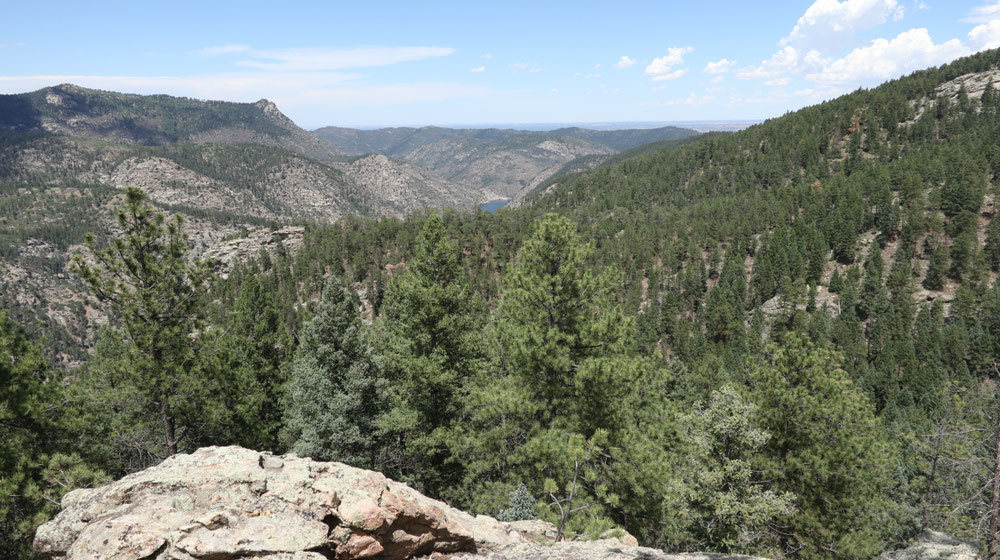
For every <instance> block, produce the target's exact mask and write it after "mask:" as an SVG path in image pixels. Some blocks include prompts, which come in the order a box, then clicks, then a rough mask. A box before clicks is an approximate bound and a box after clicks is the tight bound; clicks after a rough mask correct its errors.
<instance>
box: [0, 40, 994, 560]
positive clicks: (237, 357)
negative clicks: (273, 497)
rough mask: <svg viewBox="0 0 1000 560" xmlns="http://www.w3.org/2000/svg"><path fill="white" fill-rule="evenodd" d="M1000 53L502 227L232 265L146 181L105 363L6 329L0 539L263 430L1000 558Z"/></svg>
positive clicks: (608, 174)
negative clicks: (99, 484) (117, 483)
mask: <svg viewBox="0 0 1000 560" xmlns="http://www.w3.org/2000/svg"><path fill="white" fill-rule="evenodd" d="M998 66H1000V51H998V50H994V51H986V52H983V53H980V54H977V55H974V56H972V57H968V58H964V59H960V60H958V61H956V62H954V63H952V64H949V65H946V66H943V67H940V68H934V69H929V70H925V71H921V72H917V73H915V74H913V75H911V76H907V77H904V78H901V79H899V80H895V81H893V82H889V83H887V84H885V85H883V86H880V87H878V88H875V89H872V90H859V91H856V92H854V93H851V94H849V95H845V96H843V97H840V98H838V99H835V100H832V101H829V102H826V103H823V104H820V105H817V106H813V107H809V108H806V109H803V110H801V111H798V112H795V113H791V114H788V115H785V116H783V117H780V118H776V119H772V120H770V121H767V122H765V123H763V124H760V125H757V126H754V127H751V128H749V129H747V130H744V131H741V132H736V133H726V134H714V135H711V136H707V137H704V138H699V139H692V140H681V141H675V142H671V143H669V144H666V145H663V146H660V147H658V148H657V149H655V150H653V151H646V150H641V153H637V154H635V155H633V156H632V157H626V158H624V159H620V160H616V161H614V162H611V163H609V164H607V165H604V166H602V167H599V168H597V169H594V170H590V171H586V172H582V173H576V174H567V175H563V176H560V177H558V178H555V179H552V180H551V181H550V182H549V183H547V184H544V185H542V186H541V187H540V188H539V189H538V190H537V191H536V192H535V193H533V194H532V196H530V197H528V199H527V204H526V205H524V206H523V207H520V208H516V209H504V210H501V211H499V212H498V213H497V214H489V213H485V212H481V211H476V212H461V211H455V210H446V211H444V212H437V211H425V212H423V213H421V214H418V215H413V216H410V217H408V218H405V219H398V218H383V219H378V220H376V219H372V218H363V217H356V216H347V217H344V218H342V219H340V220H339V221H338V222H336V223H335V224H332V225H321V224H312V223H310V224H308V225H307V226H306V229H305V234H304V237H303V239H302V244H301V247H300V248H298V249H297V250H296V251H292V250H284V251H282V250H279V251H277V252H275V253H274V254H271V253H269V252H262V253H261V254H260V256H259V257H258V258H256V259H250V260H249V261H248V262H246V263H244V264H243V265H239V266H236V267H235V269H233V270H232V271H231V273H229V274H228V275H227V277H226V278H220V277H213V275H212V274H211V272H210V267H211V263H205V262H199V261H197V260H195V259H192V258H189V256H188V254H187V246H188V244H189V240H187V239H185V238H184V235H183V231H184V229H183V225H182V224H179V223H177V222H175V221H173V219H171V218H168V217H164V216H158V213H157V211H156V210H155V209H153V208H151V207H150V206H149V198H148V197H147V195H145V194H144V193H143V192H142V191H140V190H137V189H129V190H128V191H127V200H125V201H124V202H117V203H115V208H116V215H117V217H118V218H117V220H118V221H117V224H118V227H117V231H116V234H117V235H116V236H115V240H114V241H113V242H112V244H111V245H106V244H104V243H102V242H101V241H100V240H94V239H91V240H90V241H89V242H88V243H87V247H86V248H82V249H81V252H80V253H79V256H78V257H76V258H75V259H74V261H73V263H72V265H71V266H70V269H71V271H72V273H73V274H74V275H76V276H77V277H79V278H82V279H83V281H84V282H86V284H87V285H88V286H89V288H90V290H91V294H92V296H91V297H93V298H95V299H97V300H101V301H103V302H105V304H106V305H108V306H109V307H110V308H111V309H112V310H113V312H114V313H113V315H112V321H111V322H110V324H109V325H108V327H107V328H105V329H103V331H102V333H101V336H100V339H99V341H98V343H97V346H96V349H95V351H94V353H93V355H92V356H91V357H90V358H89V359H88V360H87V361H86V363H84V364H83V365H82V366H81V367H79V368H77V369H75V370H72V371H61V370H54V369H52V368H51V367H50V366H49V365H48V364H47V363H46V361H45V360H44V359H43V356H44V355H45V350H44V347H43V346H42V343H39V342H32V341H31V340H29V339H28V337H27V336H26V335H25V334H24V333H23V332H22V331H21V330H20V329H19V328H18V327H17V326H16V324H14V322H12V321H10V320H9V319H7V320H4V321H3V322H2V323H0V329H2V330H0V353H2V355H3V356H4V358H5V359H3V360H0V375H2V376H4V377H3V381H5V382H4V383H3V384H0V391H3V392H0V402H3V403H4V406H3V407H0V413H2V414H4V415H5V416H0V422H3V423H4V425H5V426H12V427H13V429H12V430H11V433H12V434H13V436H12V437H11V438H9V439H6V440H3V441H2V443H0V445H3V448H2V449H0V469H2V472H3V473H4V478H3V479H2V484H3V485H4V486H3V489H4V491H3V492H0V496H3V495H5V496H7V498H6V501H4V502H2V503H0V524H2V530H0V534H4V535H8V536H7V537H5V538H6V539H7V540H6V541H2V542H0V544H2V545H4V546H6V547H7V548H8V549H10V550H14V549H17V550H23V551H26V548H25V543H26V542H27V539H28V538H29V537H28V536H29V535H30V531H31V529H32V527H34V526H36V525H37V523H38V522H40V521H41V520H42V519H44V518H45V517H46V516H47V515H49V514H50V513H51V511H52V509H53V506H52V501H53V500H54V499H55V498H56V497H58V496H59V495H61V494H62V493H64V492H65V490H66V489H67V488H70V487H73V486H79V485H87V484H91V483H94V482H95V481H99V480H103V479H104V478H105V477H119V476H121V475H123V474H125V473H128V472H133V471H135V470H138V469H141V468H144V467H146V466H148V465H151V464H155V463H157V462H159V461H160V460H162V459H163V458H164V457H166V456H168V455H170V454H172V453H174V452H177V451H184V450H191V449H194V448H197V447H200V446H204V445H220V444H240V445H244V446H247V447H253V448H256V449H266V450H272V451H276V452H285V451H294V452H296V453H299V454H301V455H308V456H311V457H314V458H316V459H320V460H342V461H345V462H348V463H351V464H354V465H357V466H361V467H365V468H371V469H377V470H380V471H382V472H384V473H386V475H387V476H390V477H392V478H394V479H397V480H402V481H404V482H406V483H408V484H411V485H413V486H414V487H415V488H417V489H419V490H420V491H422V492H424V493H427V494H428V495H431V496H433V497H437V498H441V499H444V500H446V501H448V502H450V503H452V504H454V505H457V506H459V507H461V508H464V509H467V510H469V511H472V512H474V513H484V514H488V515H494V516H498V517H500V518H504V519H516V518H519V517H522V516H529V515H531V514H532V512H531V511H530V510H531V509H532V507H531V506H534V508H535V510H536V512H537V514H538V515H540V516H542V517H543V518H545V519H548V520H550V521H553V522H554V523H556V524H557V525H558V527H559V531H560V532H561V533H566V534H574V533H575V534H587V535H595V536H596V535H600V534H602V533H604V532H605V531H606V530H608V529H612V528H614V527H622V528H625V529H627V530H628V531H630V532H631V533H633V534H634V535H636V536H637V537H638V538H639V540H640V541H641V542H642V543H643V544H646V545H652V546H656V547H661V548H664V549H667V550H676V551H690V550H712V551H719V552H740V553H754V554H760V555H765V556H772V557H785V556H788V557H793V558H803V559H814V558H824V559H827V558H829V559H834V558H837V559H841V558H848V559H869V558H875V557H877V556H878V554H879V553H881V552H882V551H884V550H886V549H890V548H895V547H899V546H901V545H902V544H903V543H905V542H906V541H907V540H908V539H910V538H912V537H913V536H914V535H916V534H917V533H919V532H920V531H921V530H923V529H927V528H930V529H935V530H943V531H947V532H949V533H950V534H952V535H955V536H958V537H961V538H968V539H978V543H979V545H980V546H981V547H982V548H983V549H984V551H985V550H989V551H990V552H991V553H992V552H994V551H996V545H997V542H996V540H997V539H996V537H997V527H998V522H1000V518H998V515H1000V514H998V511H1000V508H998V506H1000V477H997V476H995V473H997V472H1000V468H998V465H997V457H998V456H1000V452H998V450H1000V437H998V436H1000V434H998V430H997V426H998V425H1000V424H998V410H1000V392H998V391H997V388H998V384H997V381H998V379H1000V363H998V362H997V361H996V360H997V356H1000V285H997V283H996V277H997V270H998V268H1000V221H997V220H994V219H993V218H994V214H995V202H994V201H995V198H996V194H997V193H996V177H997V173H998V172H1000V119H998V118H997V117H998V111H1000V95H998V92H997V91H996V90H995V89H994V87H993V80H994V79H996V78H1000V70H998ZM152 263H158V264H156V265H155V266H153V265H152ZM22 556H23V557H30V554H29V553H28V552H24V553H23V554H22Z"/></svg>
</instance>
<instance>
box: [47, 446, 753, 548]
mask: <svg viewBox="0 0 1000 560" xmlns="http://www.w3.org/2000/svg"><path fill="white" fill-rule="evenodd" d="M62 505H63V511H62V512H61V513H60V514H59V515H58V516H57V517H56V518H55V519H53V520H52V521H50V522H48V523H46V524H45V525H43V526H42V527H41V528H40V529H39V530H38V533H37V534H36V536H35V543H34V544H35V549H36V550H38V551H39V552H40V553H42V554H44V555H47V556H50V557H64V558H66V559H67V560H83V559H93V558H101V559H104V560H168V559H169V560H195V559H204V560H235V559H240V558H247V559H249V558H255V559H261V558H267V559H271V560H279V559H280V560H328V559H334V558H336V559H339V560H357V559H362V558H382V559H388V560H401V559H404V558H413V557H417V556H426V555H431V557H432V558H468V559H472V558H492V559H496V560H507V559H510V560H513V559H514V558H517V559H519V560H523V559H532V558H537V559H551V560H569V559H571V558H572V559H580V558H592V559H595V560H599V559H607V560H611V559H616V560H617V559H621V560H624V559H638V558H644V559H649V560H654V559H656V560H682V559H687V560H708V559H714V560H722V559H732V560H738V559H744V560H752V559H750V558H749V557H745V556H727V555H669V554H664V553H662V552H660V551H657V550H653V549H648V548H641V547H638V546H636V543H635V540H634V539H632V538H631V537H629V536H628V535H627V534H626V536H625V537H624V538H621V539H606V540H601V541H592V542H569V543H560V544H555V545H553V544H552V542H551V541H549V542H548V545H545V544H540V542H538V541H545V540H547V539H548V538H550V537H549V536H550V535H551V534H552V530H553V528H552V527H551V525H549V524H546V523H543V522H538V521H529V522H515V523H501V522H499V521H497V520H495V519H493V518H491V517H486V516H478V517H473V516H472V515H469V514H468V513H465V512H462V511H459V510H457V509H454V508H451V507H449V506H448V505H447V504H444V503H442V502H439V501H436V500H432V499H430V498H427V497H426V496H423V495H421V494H420V493H418V492H416V491H415V490H413V489H411V488H409V487H408V486H406V485H404V484H401V483H398V482H395V481H393V480H390V479H387V478H385V477H384V476H383V475H381V474H379V473H377V472H372V471H366V470H362V469H357V468H354V467H350V466H347V465H343V464H340V463H322V462H317V461H312V460H310V459H307V458H301V457H298V456H295V455H285V456H283V457H277V456H273V455H270V454H267V453H258V452H256V451H251V450H249V449H243V448H239V447H209V448H204V449H200V450H198V451H197V452H195V453H192V454H190V455H175V456H174V457H171V458H169V459H167V460H166V461H164V462H163V463H161V464H160V465H158V466H156V467H152V468H150V469H147V470H145V471H142V472H139V473H135V474H132V475H129V476H127V477H125V478H123V479H121V480H119V481H117V482H114V483H112V484H110V485H108V486H104V487H101V488H94V489H82V490H75V491H73V492H70V493H69V494H67V495H66V497H65V498H64V499H63V503H62Z"/></svg>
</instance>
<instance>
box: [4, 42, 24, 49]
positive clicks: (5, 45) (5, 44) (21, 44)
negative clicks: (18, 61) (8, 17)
mask: <svg viewBox="0 0 1000 560" xmlns="http://www.w3.org/2000/svg"><path fill="white" fill-rule="evenodd" d="M27 44H28V43H0V49H6V48H8V47H23V46H25V45H27Z"/></svg>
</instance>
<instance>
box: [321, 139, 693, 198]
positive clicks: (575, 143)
mask: <svg viewBox="0 0 1000 560" xmlns="http://www.w3.org/2000/svg"><path fill="white" fill-rule="evenodd" d="M313 133H314V134H315V135H316V136H317V137H319V138H321V139H323V140H326V141H327V142H329V143H330V144H331V145H333V146H334V147H336V148H337V149H339V150H341V151H344V152H346V153H348V154H359V155H360V154H367V153H378V154H383V155H387V156H390V157H398V158H402V159H404V160H406V161H409V162H413V163H416V164H419V165H421V166H423V167H425V168H427V169H430V170H431V171H433V172H435V173H437V174H438V175H440V176H442V177H444V178H445V179H447V180H449V181H453V182H456V183H460V184H463V185H465V186H466V187H467V188H470V189H477V188H485V189H489V190H491V191H493V192H495V193H497V195H499V196H502V197H506V198H513V197H518V196H520V195H522V194H523V193H526V192H529V191H531V190H532V189H534V188H535V187H536V186H538V185H539V184H541V183H542V182H543V181H545V180H546V179H548V178H549V177H551V176H553V175H555V174H557V173H560V172H561V171H563V170H564V169H567V166H569V168H573V169H576V168H584V169H585V168H589V167H592V166H594V165H597V164H599V163H600V162H601V161H603V160H604V159H606V158H607V157H609V156H611V155H613V154H616V153H618V152H619V151H621V150H626V149H629V148H632V147H635V146H638V145H640V144H646V143H649V142H656V141H661V140H668V139H677V138H683V137H686V136H690V135H693V134H695V132H694V131H693V130H688V129H682V128H676V127H664V128H656V129H633V130H608V131H598V130H587V129H582V128H565V129H560V130H553V131H545V132H541V131H526V130H511V129H502V130H501V129H495V128H490V129H449V128H439V127H434V126H427V127H423V128H384V129H379V130H356V129H350V128H338V127H326V128H321V129H319V130H316V131H314V132H313Z"/></svg>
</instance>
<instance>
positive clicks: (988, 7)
mask: <svg viewBox="0 0 1000 560" xmlns="http://www.w3.org/2000/svg"><path fill="white" fill-rule="evenodd" d="M998 18H1000V0H993V1H992V2H987V3H986V4H985V5H983V6H978V7H976V8H972V9H971V10H969V15H968V16H966V17H965V18H963V19H962V21H964V22H967V23H989V22H991V21H992V20H995V19H998Z"/></svg>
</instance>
